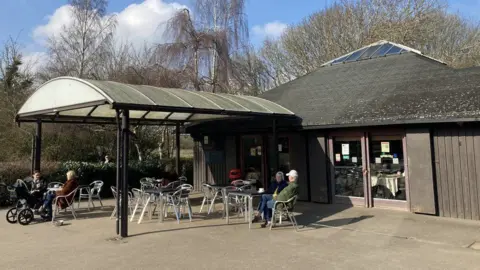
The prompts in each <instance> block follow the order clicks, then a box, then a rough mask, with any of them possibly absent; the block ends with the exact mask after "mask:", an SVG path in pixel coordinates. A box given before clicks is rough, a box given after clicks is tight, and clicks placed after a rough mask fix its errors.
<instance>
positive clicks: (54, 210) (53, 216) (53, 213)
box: [52, 201, 58, 224]
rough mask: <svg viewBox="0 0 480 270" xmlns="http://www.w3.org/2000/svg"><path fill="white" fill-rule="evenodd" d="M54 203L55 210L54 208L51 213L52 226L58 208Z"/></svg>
mask: <svg viewBox="0 0 480 270" xmlns="http://www.w3.org/2000/svg"><path fill="white" fill-rule="evenodd" d="M54 203H55V206H54V207H55V208H54V209H53V211H52V224H53V223H54V222H55V216H56V213H57V208H58V206H57V202H56V201H54Z"/></svg>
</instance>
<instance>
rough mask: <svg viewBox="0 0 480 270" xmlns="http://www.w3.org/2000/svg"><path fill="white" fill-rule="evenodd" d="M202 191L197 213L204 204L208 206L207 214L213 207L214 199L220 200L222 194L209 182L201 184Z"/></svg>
mask: <svg viewBox="0 0 480 270" xmlns="http://www.w3.org/2000/svg"><path fill="white" fill-rule="evenodd" d="M202 191H203V200H202V205H201V206H200V211H199V213H202V210H203V206H204V205H205V204H206V205H207V207H208V211H207V215H209V214H210V212H211V211H212V208H213V209H215V201H216V200H222V195H221V192H220V191H218V190H217V189H214V188H213V187H212V186H211V185H209V184H203V185H202ZM209 205H210V207H209Z"/></svg>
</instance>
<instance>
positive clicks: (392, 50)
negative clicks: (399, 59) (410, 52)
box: [385, 46, 402, 55]
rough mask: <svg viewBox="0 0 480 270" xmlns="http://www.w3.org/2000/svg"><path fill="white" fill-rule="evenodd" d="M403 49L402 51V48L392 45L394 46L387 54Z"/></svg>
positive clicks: (396, 52)
mask: <svg viewBox="0 0 480 270" xmlns="http://www.w3.org/2000/svg"><path fill="white" fill-rule="evenodd" d="M401 51H402V48H400V47H397V46H392V48H391V49H390V50H389V51H388V52H387V53H386V54H385V55H391V54H399V53H400V52H401Z"/></svg>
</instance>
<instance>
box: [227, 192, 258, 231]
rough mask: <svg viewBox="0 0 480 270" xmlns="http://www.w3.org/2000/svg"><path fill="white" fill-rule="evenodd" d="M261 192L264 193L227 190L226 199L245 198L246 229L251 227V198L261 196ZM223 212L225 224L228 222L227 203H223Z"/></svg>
mask: <svg viewBox="0 0 480 270" xmlns="http://www.w3.org/2000/svg"><path fill="white" fill-rule="evenodd" d="M263 194H266V193H264V192H258V191H232V192H229V193H228V195H227V200H226V201H228V198H229V197H242V198H244V199H245V200H247V204H248V205H247V211H246V213H245V217H246V219H247V221H248V229H251V228H252V214H253V198H254V197H258V196H262V195H263ZM225 209H226V210H225V212H226V220H227V224H229V221H230V220H229V207H228V205H225Z"/></svg>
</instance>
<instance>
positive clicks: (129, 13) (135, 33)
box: [33, 0, 187, 47]
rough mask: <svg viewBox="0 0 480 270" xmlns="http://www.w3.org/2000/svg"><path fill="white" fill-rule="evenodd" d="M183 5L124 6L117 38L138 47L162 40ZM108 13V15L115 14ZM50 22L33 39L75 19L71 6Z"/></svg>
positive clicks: (152, 1) (150, 1) (151, 1)
mask: <svg viewBox="0 0 480 270" xmlns="http://www.w3.org/2000/svg"><path fill="white" fill-rule="evenodd" d="M181 8H187V7H186V6H184V5H181V4H178V3H175V2H173V3H166V2H164V1H163V0H145V1H143V2H142V3H140V4H131V5H129V6H128V7H126V8H125V9H124V10H122V11H120V12H118V13H115V15H116V16H117V27H116V30H115V39H116V40H117V41H118V42H127V41H128V42H130V43H132V44H133V45H134V46H135V47H139V46H143V44H145V42H146V43H152V42H162V40H163V32H164V29H165V23H166V22H167V21H168V20H169V19H170V18H171V17H172V16H173V14H175V12H176V11H177V10H179V9H181ZM111 15H112V14H108V15H107V16H111ZM47 19H48V21H47V23H46V24H44V25H39V26H37V27H36V28H35V29H34V30H33V39H34V41H35V42H36V43H38V44H39V45H44V44H45V43H44V42H45V40H46V39H47V38H48V37H50V36H52V35H53V36H54V35H56V34H58V33H59V32H60V31H62V27H63V26H64V25H67V26H68V24H69V23H71V22H72V16H71V6H69V5H64V6H61V7H59V8H58V9H57V10H55V12H54V13H53V14H52V15H50V16H47Z"/></svg>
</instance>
